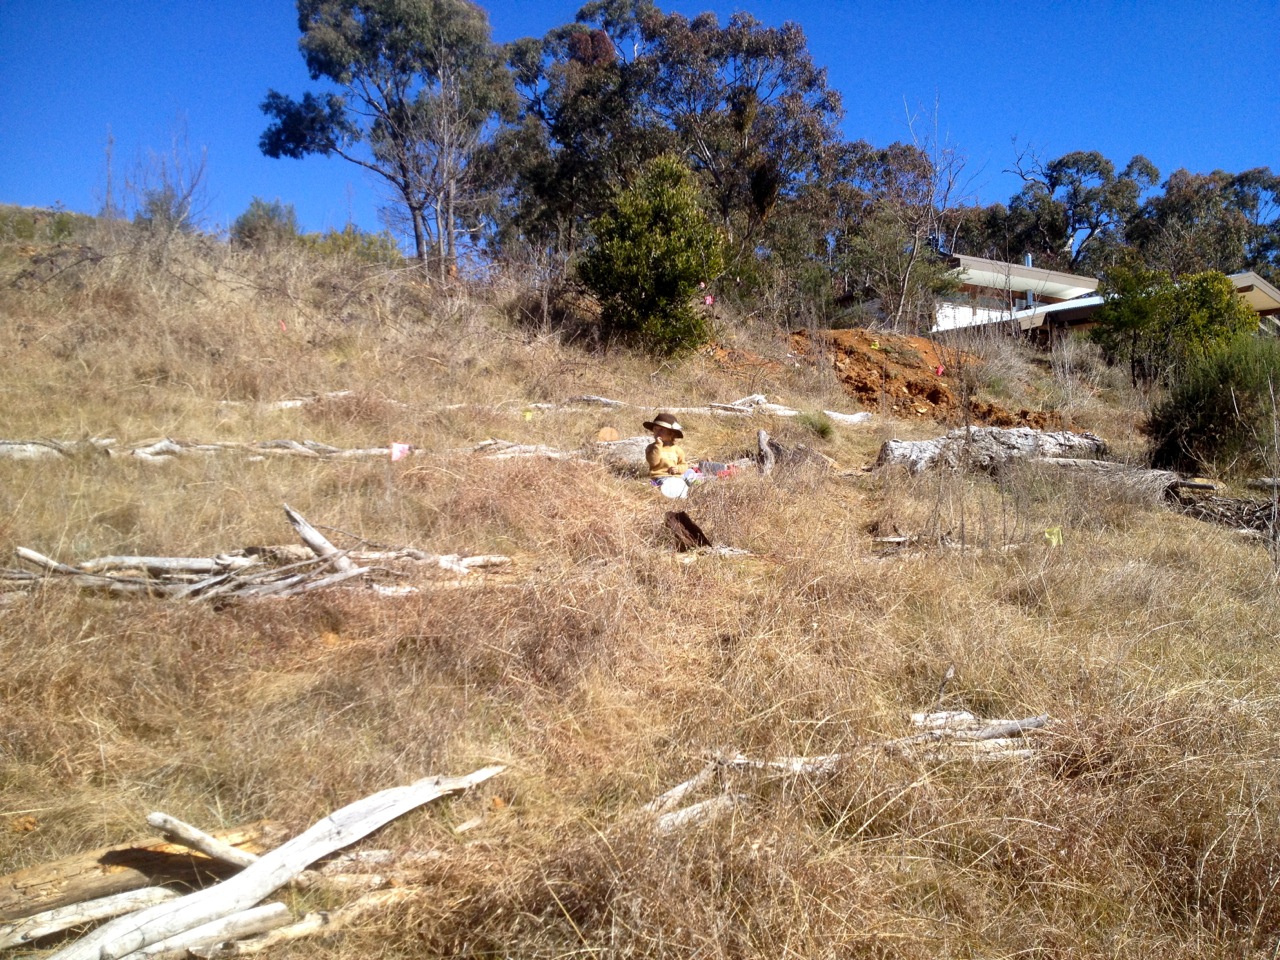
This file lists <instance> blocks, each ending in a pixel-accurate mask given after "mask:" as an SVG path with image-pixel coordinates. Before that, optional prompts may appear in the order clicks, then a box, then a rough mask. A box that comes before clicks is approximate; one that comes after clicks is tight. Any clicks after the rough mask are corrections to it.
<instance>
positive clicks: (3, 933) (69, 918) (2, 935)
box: [0, 887, 178, 949]
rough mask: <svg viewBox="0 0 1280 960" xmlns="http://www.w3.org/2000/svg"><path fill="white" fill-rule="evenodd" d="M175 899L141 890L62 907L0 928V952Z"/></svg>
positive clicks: (166, 892) (159, 889) (170, 894)
mask: <svg viewBox="0 0 1280 960" xmlns="http://www.w3.org/2000/svg"><path fill="white" fill-rule="evenodd" d="M177 896H178V894H177V893H176V892H175V891H173V890H169V889H167V888H166V887H142V888H141V889H139V890H128V891H125V892H124V893H116V894H112V895H111V896H108V897H99V898H98V899H96V900H89V901H86V902H84V903H73V904H69V905H68V906H65V907H57V908H56V909H53V910H45V911H44V912H43V913H37V914H35V915H34V916H30V917H26V918H24V919H22V920H16V921H14V922H12V923H5V924H0V949H4V948H5V947H16V946H20V945H21V944H24V943H32V942H33V941H35V940H39V939H40V938H42V937H48V936H52V935H53V934H55V933H61V932H62V931H63V930H70V929H71V928H72V927H78V926H80V925H81V924H85V923H94V922H95V921H98V920H109V919H111V918H112V917H118V916H120V915H121V914H124V913H132V912H133V911H134V910H140V909H142V908H143V907H149V906H152V905H153V904H157V903H164V902H165V901H166V900H172V899H174V898H175V897H177Z"/></svg>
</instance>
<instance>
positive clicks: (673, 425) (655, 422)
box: [644, 413, 684, 440]
mask: <svg viewBox="0 0 1280 960" xmlns="http://www.w3.org/2000/svg"><path fill="white" fill-rule="evenodd" d="M654 427H665V428H666V429H668V430H670V431H671V432H672V433H674V434H675V435H676V439H677V440H680V439H683V438H684V428H683V427H682V426H680V424H679V423H677V422H676V418H675V417H674V416H672V415H671V414H669V413H660V414H658V415H657V416H656V417H654V418H653V419H652V420H646V421H645V422H644V428H645V429H646V430H652V429H653V428H654Z"/></svg>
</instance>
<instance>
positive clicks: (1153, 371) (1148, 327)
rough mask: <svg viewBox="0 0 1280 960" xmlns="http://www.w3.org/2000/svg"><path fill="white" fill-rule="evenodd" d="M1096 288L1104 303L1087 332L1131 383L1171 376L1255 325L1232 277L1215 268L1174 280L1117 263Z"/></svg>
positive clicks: (1245, 332) (1255, 318) (1172, 377)
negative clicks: (1125, 370)
mask: <svg viewBox="0 0 1280 960" xmlns="http://www.w3.org/2000/svg"><path fill="white" fill-rule="evenodd" d="M1098 292H1099V293H1101V294H1102V296H1103V298H1104V301H1105V302H1104V303H1103V305H1102V308H1101V309H1100V310H1099V311H1098V324H1097V326H1095V327H1094V328H1093V330H1092V331H1091V332H1090V335H1091V336H1092V338H1093V340H1094V342H1096V343H1097V344H1098V345H1099V346H1101V347H1102V349H1103V351H1104V353H1106V355H1107V358H1108V359H1109V360H1110V361H1111V362H1113V363H1123V364H1125V365H1126V366H1128V367H1129V373H1130V376H1131V378H1132V380H1133V383H1134V385H1135V386H1136V385H1137V383H1138V381H1139V380H1145V381H1147V382H1148V383H1150V382H1154V381H1159V380H1164V381H1168V380H1171V379H1174V378H1176V376H1177V374H1178V373H1179V371H1182V370H1185V369H1186V368H1187V367H1188V366H1189V365H1191V364H1194V363H1197V362H1199V361H1200V360H1202V359H1203V358H1205V357H1206V356H1208V355H1209V354H1211V353H1213V352H1214V351H1216V350H1218V349H1220V348H1221V347H1223V346H1225V345H1226V344H1228V343H1230V342H1231V341H1232V340H1235V339H1237V338H1239V337H1242V336H1247V335H1248V334H1250V333H1253V332H1254V331H1255V330H1257V328H1258V318H1257V315H1256V314H1254V312H1253V311H1252V310H1251V309H1250V308H1249V306H1248V304H1246V303H1245V302H1244V301H1243V300H1241V299H1240V297H1238V296H1237V295H1236V291H1235V285H1234V284H1233V283H1232V282H1231V278H1230V277H1227V276H1225V275H1224V274H1221V273H1219V272H1217V271H1216V270H1206V271H1204V272H1203V273H1194V274H1188V275H1185V276H1182V277H1179V278H1177V279H1176V280H1175V279H1174V278H1173V277H1172V276H1170V275H1169V274H1168V273H1165V272H1164V271H1163V270H1150V269H1147V268H1146V267H1141V266H1119V267H1114V268H1112V269H1111V270H1108V271H1107V273H1106V275H1105V276H1104V277H1103V280H1102V283H1101V284H1100V285H1099V287H1098Z"/></svg>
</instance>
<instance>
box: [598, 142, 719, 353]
mask: <svg viewBox="0 0 1280 960" xmlns="http://www.w3.org/2000/svg"><path fill="white" fill-rule="evenodd" d="M592 232H593V234H594V237H595V243H594V245H593V246H592V247H591V249H590V250H589V251H588V252H587V253H586V255H585V256H584V257H583V258H582V261H581V262H580V263H579V265H578V276H579V278H580V279H581V280H582V282H583V283H584V284H586V286H587V288H588V289H590V290H591V292H592V293H594V294H595V296H596V297H597V298H598V299H599V301H600V307H601V324H602V327H603V333H604V335H605V337H606V338H607V339H615V338H616V339H619V340H622V341H623V342H626V343H630V344H632V345H635V346H638V347H640V348H642V349H644V350H648V351H651V352H653V353H658V354H673V353H679V352H681V351H684V350H689V349H693V348H695V347H697V346H699V345H700V344H702V343H705V342H706V341H707V340H708V339H709V338H710V336H711V331H710V329H709V327H708V325H707V322H706V320H705V318H704V316H703V314H702V313H701V312H699V311H698V310H696V309H695V308H694V305H693V303H692V300H693V296H694V294H695V293H696V292H697V290H698V284H699V283H700V282H701V281H706V280H711V279H713V278H714V277H715V276H716V275H717V274H718V273H719V272H720V269H721V264H722V263H723V242H722V240H721V238H720V235H719V233H718V232H717V231H716V229H715V227H714V226H712V224H711V222H710V221H709V220H708V219H707V216H706V214H705V213H704V212H703V210H702V205H701V203H700V199H699V196H698V190H697V187H696V185H695V184H694V180H693V176H692V175H691V174H690V173H689V170H688V168H686V167H685V165H684V164H683V163H682V162H681V161H680V159H679V158H678V157H674V156H671V155H665V156H661V157H657V158H656V159H654V160H652V161H650V163H649V164H648V165H647V166H646V167H645V169H644V171H643V173H642V174H641V175H640V177H639V179H638V180H637V181H636V183H635V184H634V185H633V186H631V187H630V188H628V189H626V190H623V191H621V192H620V193H619V194H618V195H617V197H616V198H615V200H614V202H613V205H612V207H611V208H610V209H609V210H608V211H607V212H605V213H604V214H603V215H601V216H600V217H599V218H598V219H597V220H596V221H595V223H594V224H592Z"/></svg>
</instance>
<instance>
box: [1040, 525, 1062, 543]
mask: <svg viewBox="0 0 1280 960" xmlns="http://www.w3.org/2000/svg"><path fill="white" fill-rule="evenodd" d="M1044 538H1045V540H1047V541H1048V542H1049V546H1051V547H1060V546H1062V528H1061V527H1050V528H1049V529H1048V530H1046V531H1045V532H1044Z"/></svg>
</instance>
